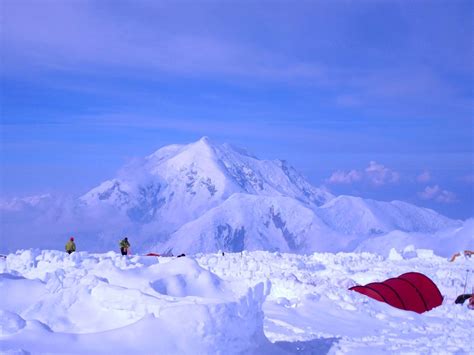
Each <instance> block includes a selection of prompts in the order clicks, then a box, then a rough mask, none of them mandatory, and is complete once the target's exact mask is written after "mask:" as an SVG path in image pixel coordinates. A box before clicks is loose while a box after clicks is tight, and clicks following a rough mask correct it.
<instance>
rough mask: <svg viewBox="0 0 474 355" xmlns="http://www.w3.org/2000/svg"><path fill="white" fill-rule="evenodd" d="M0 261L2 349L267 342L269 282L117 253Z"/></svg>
mask: <svg viewBox="0 0 474 355" xmlns="http://www.w3.org/2000/svg"><path fill="white" fill-rule="evenodd" d="M2 263H3V265H2V269H3V271H4V273H3V274H2V275H1V278H0V282H1V286H2V290H3V291H4V292H3V293H4V294H6V297H2V298H1V299H0V309H1V310H2V313H1V314H2V317H1V319H2V322H1V324H0V325H1V330H2V333H1V336H7V338H4V339H2V345H1V347H0V350H2V351H6V350H12V349H16V348H18V347H21V349H24V350H25V351H35V352H52V351H54V352H63V353H64V352H69V351H70V342H71V341H74V349H75V351H76V350H77V352H89V351H92V352H94V353H97V352H98V353H123V352H124V351H130V352H133V351H136V349H137V342H138V344H139V345H138V346H139V349H140V351H141V352H148V353H157V352H161V353H188V354H191V353H194V354H195V353H203V354H204V353H219V352H220V351H222V349H223V348H224V345H225V348H226V349H228V351H229V353H246V352H249V351H252V349H253V350H255V349H257V348H260V347H265V346H269V345H271V344H270V343H269V342H268V340H267V339H266V338H265V336H264V333H263V312H262V305H263V302H264V300H265V298H266V295H267V294H268V292H269V289H270V283H269V282H262V283H258V284H256V285H253V286H251V287H246V288H241V289H239V288H232V287H230V285H229V283H228V282H226V281H223V280H222V279H220V278H219V277H217V276H216V275H215V274H213V273H212V272H210V271H208V270H206V269H203V268H202V267H201V266H199V264H198V263H197V262H196V261H195V260H193V259H190V258H164V259H157V258H155V257H133V258H128V257H123V256H121V255H117V254H115V253H113V252H110V253H107V254H87V253H73V254H72V255H68V254H65V253H61V252H56V251H41V252H39V251H33V250H25V251H18V252H17V253H16V254H10V255H8V257H7V258H6V260H4V261H3V262H2ZM22 295H24V296H22ZM15 299H16V301H15ZM158 334H159V336H158V337H157V336H156V335H158ZM38 336H41V337H45V338H46V339H47V340H48V341H47V342H46V341H45V342H40V344H38V343H37V337H38ZM137 336H139V339H137V338H136V337H137ZM104 343H106V345H104ZM20 345H21V346H20Z"/></svg>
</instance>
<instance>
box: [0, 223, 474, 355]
mask: <svg viewBox="0 0 474 355" xmlns="http://www.w3.org/2000/svg"><path fill="white" fill-rule="evenodd" d="M275 215H276V214H275ZM277 224H278V222H277ZM473 263H474V258H464V257H460V258H459V259H457V260H456V261H455V262H454V263H451V262H449V261H448V260H447V259H446V258H442V257H439V256H437V255H435V254H434V253H433V251H432V250H428V249H416V248H414V247H407V248H405V249H402V250H395V249H392V250H391V251H390V253H389V256H388V257H384V256H382V255H379V254H373V253H367V252H363V253H337V254H332V253H313V254H309V255H296V254H286V253H279V252H273V253H271V252H262V251H257V252H248V251H242V252H239V253H225V255H222V254H221V253H218V254H216V253H212V254H198V255H196V256H195V257H183V258H171V257H160V258H156V257H149V256H139V255H135V256H131V257H130V256H121V255H118V254H117V253H115V252H108V253H102V254H90V253H87V252H77V253H73V254H71V255H68V254H66V253H64V252H60V251H50V250H35V249H29V250H20V251H17V252H16V253H13V254H9V255H7V256H6V258H0V288H1V290H2V297H0V352H1V353H5V354H11V353H13V354H24V353H40V354H43V353H61V354H64V353H71V352H73V353H77V354H119V353H125V352H126V353H140V354H157V353H159V354H230V355H234V354H252V355H253V354H275V355H283V354H301V353H308V354H320V353H321V354H341V353H342V354H345V353H351V354H352V353H357V354H380V353H391V354H399V353H409V354H414V353H416V354H419V353H422V354H433V353H439V352H440V351H441V352H442V353H443V354H444V353H453V354H470V353H472V332H471V331H470V330H471V329H472V328H473V326H474V317H473V316H472V312H473V311H472V310H469V309H468V308H467V307H466V305H457V304H454V300H455V299H456V296H457V295H458V294H459V293H462V292H463V289H470V287H472V278H471V279H469V276H472V274H470V273H472V270H473V266H474V265H473ZM407 271H418V272H422V273H424V274H425V275H427V276H428V277H429V278H430V279H432V280H433V282H434V283H435V284H436V285H437V287H438V288H439V290H440V292H441V294H442V295H443V298H444V299H443V303H442V304H441V305H440V306H439V307H436V308H434V309H432V310H430V311H428V312H425V313H423V314H418V313H414V312H410V311H404V310H401V309H397V308H394V307H391V306H390V305H388V304H387V303H385V302H378V301H376V300H374V299H372V298H369V297H366V296H364V295H362V294H360V293H357V292H353V291H350V290H349V288H350V287H351V286H354V285H356V284H367V283H369V282H378V281H383V280H386V279H388V278H391V277H394V276H398V275H400V274H402V273H405V272H407ZM447 330H449V331H447ZM303 351H304V352H303Z"/></svg>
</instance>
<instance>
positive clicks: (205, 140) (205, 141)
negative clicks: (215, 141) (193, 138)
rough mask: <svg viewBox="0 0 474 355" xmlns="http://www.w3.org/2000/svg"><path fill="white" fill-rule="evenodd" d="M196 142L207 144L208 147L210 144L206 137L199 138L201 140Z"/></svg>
mask: <svg viewBox="0 0 474 355" xmlns="http://www.w3.org/2000/svg"><path fill="white" fill-rule="evenodd" d="M198 142H200V143H204V144H208V145H210V144H211V141H210V139H209V137H208V136H203V137H201V139H199V140H198Z"/></svg>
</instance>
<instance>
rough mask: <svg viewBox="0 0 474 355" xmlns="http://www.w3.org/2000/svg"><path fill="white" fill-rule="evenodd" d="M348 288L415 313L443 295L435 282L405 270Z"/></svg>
mask: <svg viewBox="0 0 474 355" xmlns="http://www.w3.org/2000/svg"><path fill="white" fill-rule="evenodd" d="M349 290H352V291H357V292H359V293H362V294H363V295H366V296H368V297H371V298H373V299H375V300H377V301H380V302H385V303H388V304H389V305H391V306H393V307H396V308H400V309H404V310H407V311H414V312H417V313H423V312H426V311H429V310H430V309H432V308H435V307H438V306H439V305H441V303H443V296H442V295H441V292H439V289H438V287H437V286H436V285H435V283H434V282H433V281H431V279H430V278H429V277H427V276H426V275H423V274H420V273H419V272H407V273H406V274H403V275H400V276H398V277H395V278H392V279H388V280H385V281H383V282H372V283H370V284H367V285H365V286H354V287H351V288H350V289H349Z"/></svg>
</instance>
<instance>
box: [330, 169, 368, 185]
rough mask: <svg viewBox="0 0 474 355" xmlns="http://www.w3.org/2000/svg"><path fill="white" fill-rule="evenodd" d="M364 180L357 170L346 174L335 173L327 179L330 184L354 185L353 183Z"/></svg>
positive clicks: (341, 172) (342, 172) (339, 171)
mask: <svg viewBox="0 0 474 355" xmlns="http://www.w3.org/2000/svg"><path fill="white" fill-rule="evenodd" d="M361 179H362V173H361V172H359V171H357V170H351V171H349V172H347V173H346V172H344V171H341V170H338V171H335V172H334V173H332V175H331V176H330V177H329V179H327V182H328V183H329V184H352V183H353V182H356V181H360V180H361Z"/></svg>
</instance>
